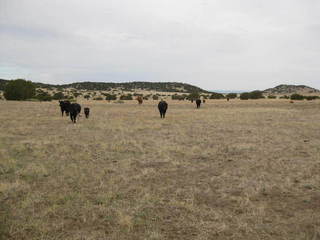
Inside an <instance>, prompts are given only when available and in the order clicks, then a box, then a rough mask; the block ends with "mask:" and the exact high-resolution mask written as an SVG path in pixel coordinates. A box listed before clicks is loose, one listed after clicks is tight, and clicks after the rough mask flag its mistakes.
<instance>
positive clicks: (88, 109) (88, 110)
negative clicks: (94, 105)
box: [83, 107, 90, 118]
mask: <svg viewBox="0 0 320 240" xmlns="http://www.w3.org/2000/svg"><path fill="white" fill-rule="evenodd" d="M83 110H84V114H85V115H86V118H89V113H90V108H87V107H86V108H84V109H83Z"/></svg>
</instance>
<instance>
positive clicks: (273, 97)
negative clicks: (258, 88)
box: [268, 95, 277, 99]
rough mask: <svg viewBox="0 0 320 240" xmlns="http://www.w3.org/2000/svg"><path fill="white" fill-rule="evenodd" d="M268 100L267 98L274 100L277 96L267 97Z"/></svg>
mask: <svg viewBox="0 0 320 240" xmlns="http://www.w3.org/2000/svg"><path fill="white" fill-rule="evenodd" d="M268 98H269V99H276V98H277V96H273V95H269V96H268Z"/></svg>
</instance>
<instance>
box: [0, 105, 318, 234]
mask: <svg viewBox="0 0 320 240" xmlns="http://www.w3.org/2000/svg"><path fill="white" fill-rule="evenodd" d="M168 103H169V110H168V113H167V118H166V119H160V116H159V113H158V110H157V108H156V105H157V101H144V103H143V104H142V105H138V104H137V103H136V101H129V102H126V103H125V104H114V103H107V102H106V101H82V102H81V104H82V107H85V106H88V107H90V109H91V116H90V118H89V119H85V118H84V116H82V117H81V118H80V120H79V122H78V123H77V124H72V123H71V121H70V119H69V118H66V117H63V118H62V117H61V115H60V110H59V108H58V104H57V102H52V103H36V102H6V101H0V109H1V115H0V124H1V133H0V239H16V240H22V239H28V240H30V239H46V240H53V239H66V240H71V239H72V240H80V239H81V240H83V239H86V240H95V239H97V240H100V239H101V240H102V239H128V240H129V239H184V240H185V239H197V240H200V239H312V240H313V239H319V238H320V174H319V173H320V135H319V133H320V132H319V131H320V130H319V129H320V121H319V120H320V102H319V101H311V102H307V101H303V102H295V103H294V104H290V103H289V100H256V101H240V100H234V101H233V100H231V101H230V102H227V101H225V100H217V101H213V100H212V101H210V100H209V101H207V103H206V104H204V105H202V107H201V109H195V105H194V104H191V103H190V102H186V101H183V102H174V101H169V102H168Z"/></svg>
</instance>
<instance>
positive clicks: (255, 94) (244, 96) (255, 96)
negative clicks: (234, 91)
mask: <svg viewBox="0 0 320 240" xmlns="http://www.w3.org/2000/svg"><path fill="white" fill-rule="evenodd" d="M259 98H264V96H263V94H262V92H261V91H258V90H256V91H252V92H244V93H241V94H240V99H241V100H248V99H259Z"/></svg>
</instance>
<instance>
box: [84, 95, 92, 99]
mask: <svg viewBox="0 0 320 240" xmlns="http://www.w3.org/2000/svg"><path fill="white" fill-rule="evenodd" d="M83 97H84V98H85V99H87V100H89V98H90V97H91V96H90V95H89V94H86V95H84V96H83Z"/></svg>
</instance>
